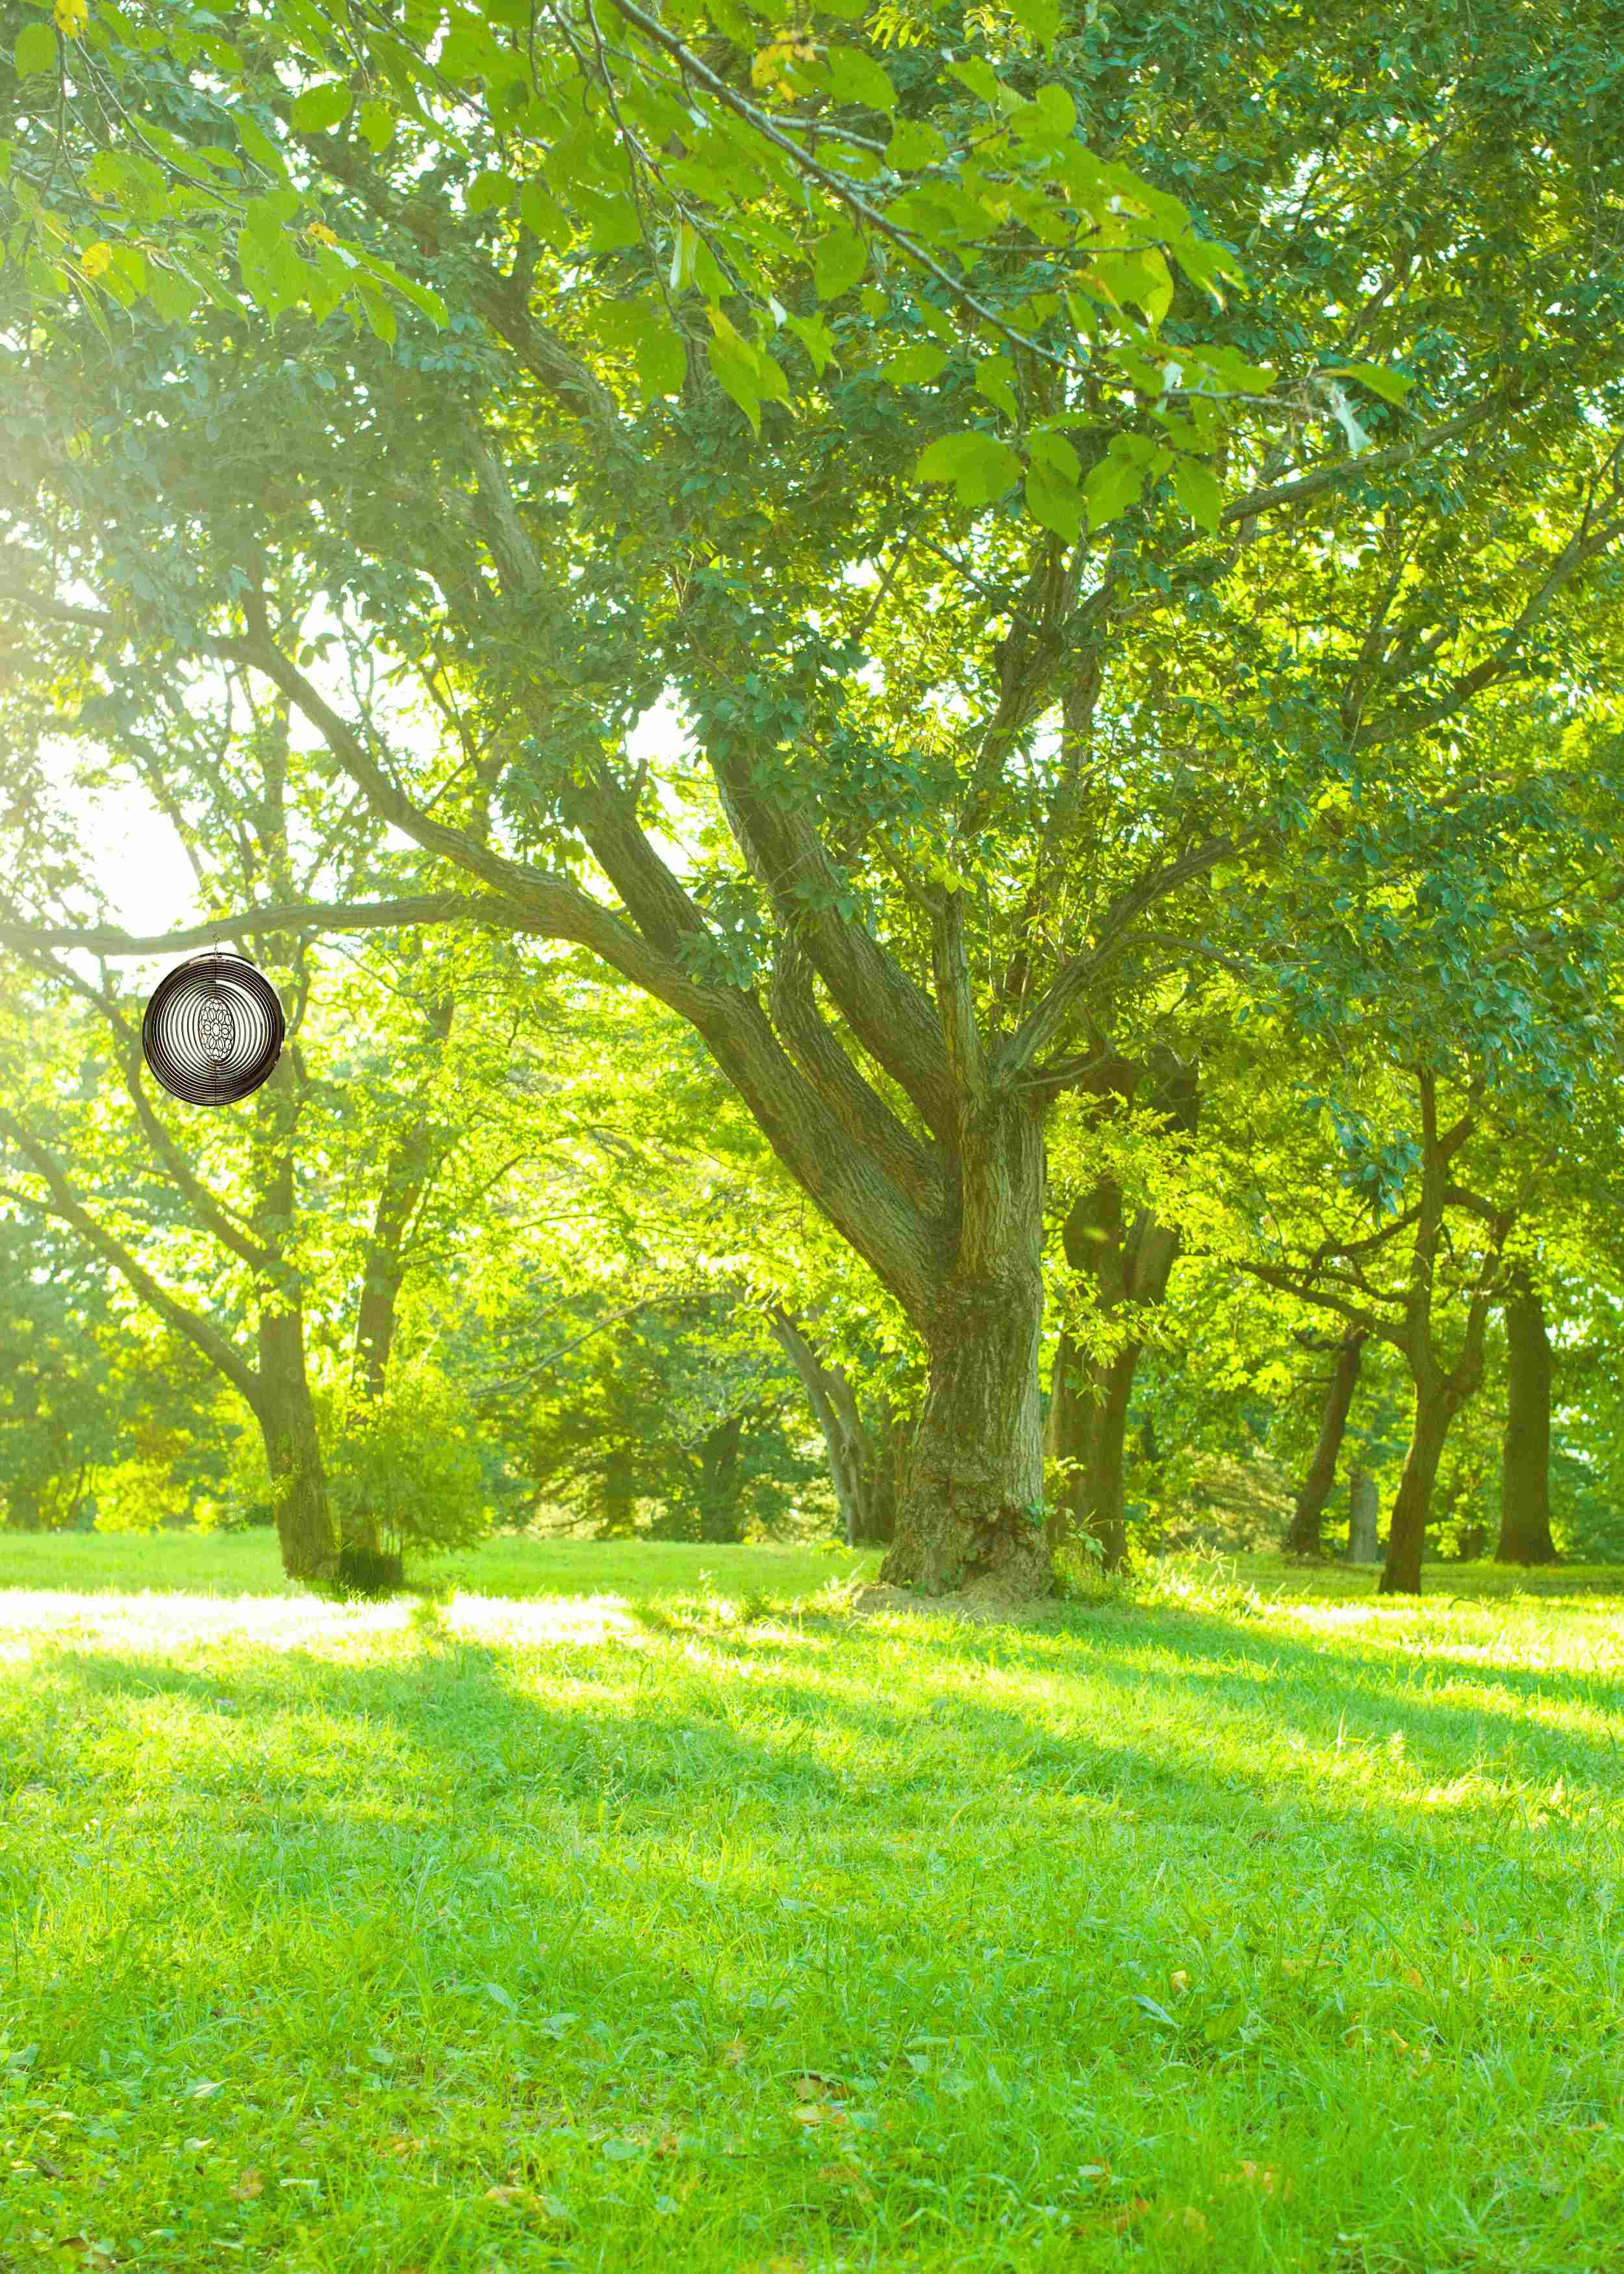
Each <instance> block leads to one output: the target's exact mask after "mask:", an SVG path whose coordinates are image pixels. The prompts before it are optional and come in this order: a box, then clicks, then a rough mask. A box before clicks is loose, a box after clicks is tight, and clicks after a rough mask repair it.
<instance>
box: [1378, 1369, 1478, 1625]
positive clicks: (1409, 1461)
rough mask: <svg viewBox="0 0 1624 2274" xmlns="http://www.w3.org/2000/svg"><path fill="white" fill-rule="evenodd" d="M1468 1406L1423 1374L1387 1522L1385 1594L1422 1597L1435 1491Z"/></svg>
mask: <svg viewBox="0 0 1624 2274" xmlns="http://www.w3.org/2000/svg"><path fill="white" fill-rule="evenodd" d="M1464 1403H1465V1400H1464V1398H1463V1397H1461V1396H1460V1395H1459V1394H1458V1393H1457V1392H1456V1391H1455V1389H1454V1388H1453V1387H1452V1386H1451V1385H1450V1384H1448V1383H1447V1382H1440V1381H1438V1380H1437V1379H1435V1378H1432V1379H1429V1378H1427V1377H1425V1376H1424V1377H1423V1379H1422V1380H1420V1381H1418V1382H1417V1384H1416V1414H1415V1421H1414V1424H1413V1426H1412V1427H1411V1430H1410V1449H1409V1451H1408V1452H1407V1453H1406V1454H1405V1456H1404V1471H1403V1474H1402V1476H1401V1477H1400V1479H1399V1480H1398V1491H1397V1492H1396V1494H1395V1495H1394V1500H1393V1513H1392V1516H1391V1517H1389V1519H1388V1523H1387V1562H1386V1563H1385V1565H1384V1566H1383V1568H1382V1573H1381V1579H1380V1585H1379V1588H1378V1593H1380V1594H1383V1595H1418V1594H1419V1593H1420V1592H1421V1557H1422V1554H1423V1551H1424V1550H1425V1546H1426V1527H1427V1525H1428V1523H1429V1521H1430V1519H1431V1517H1432V1487H1433V1485H1434V1484H1435V1483H1436V1482H1437V1480H1438V1464H1439V1462H1440V1459H1441V1458H1442V1457H1443V1449H1444V1442H1445V1440H1446V1439H1447V1436H1448V1434H1449V1424H1450V1423H1451V1422H1452V1421H1453V1420H1454V1419H1455V1414H1456V1413H1457V1412H1459V1410H1460V1408H1461V1406H1462V1404H1464Z"/></svg>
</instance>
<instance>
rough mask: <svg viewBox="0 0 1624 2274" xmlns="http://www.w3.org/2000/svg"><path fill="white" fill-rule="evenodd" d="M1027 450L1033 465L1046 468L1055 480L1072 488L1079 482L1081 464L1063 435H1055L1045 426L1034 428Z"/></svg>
mask: <svg viewBox="0 0 1624 2274" xmlns="http://www.w3.org/2000/svg"><path fill="white" fill-rule="evenodd" d="M1027 448H1028V449H1029V451H1030V453H1031V456H1032V461H1033V463H1034V465H1039V466H1046V467H1047V468H1048V469H1049V472H1050V474H1051V475H1052V476H1053V477H1054V478H1056V480H1059V481H1062V482H1069V483H1071V486H1073V488H1075V486H1077V484H1078V483H1079V481H1081V479H1082V478H1083V462H1082V460H1081V459H1080V458H1079V456H1078V455H1077V453H1076V451H1075V450H1074V449H1073V448H1071V444H1070V443H1069V442H1068V441H1067V440H1066V438H1065V436H1064V434H1056V433H1053V432H1052V431H1051V430H1050V429H1049V428H1048V427H1045V426H1038V427H1034V429H1033V432H1032V434H1031V436H1030V437H1029V439H1028V443H1027Z"/></svg>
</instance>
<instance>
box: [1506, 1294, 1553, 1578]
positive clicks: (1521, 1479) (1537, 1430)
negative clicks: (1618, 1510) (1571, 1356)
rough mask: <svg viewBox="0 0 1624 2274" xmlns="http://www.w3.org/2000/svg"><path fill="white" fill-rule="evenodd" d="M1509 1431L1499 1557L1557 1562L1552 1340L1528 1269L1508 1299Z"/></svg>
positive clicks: (1507, 1413) (1520, 1560)
mask: <svg viewBox="0 0 1624 2274" xmlns="http://www.w3.org/2000/svg"><path fill="white" fill-rule="evenodd" d="M1505 1317H1506V1359H1507V1396H1506V1434H1505V1437H1504V1440H1503V1442H1502V1445H1501V1451H1500V1540H1499V1542H1498V1544H1497V1545H1496V1547H1495V1550H1494V1560H1495V1562H1497V1563H1554V1562H1556V1560H1557V1559H1556V1543H1555V1542H1554V1540H1553V1539H1552V1537H1551V1341H1550V1337H1549V1336H1548V1335H1547V1333H1546V1331H1545V1306H1544V1304H1543V1303H1542V1302H1541V1301H1540V1299H1539V1296H1538V1291H1536V1289H1535V1287H1534V1284H1533V1282H1532V1281H1531V1280H1530V1277H1529V1275H1528V1273H1527V1271H1526V1270H1524V1269H1518V1270H1517V1271H1515V1273H1514V1274H1513V1275H1512V1280H1511V1290H1510V1293H1509V1295H1508V1296H1507V1301H1506V1305H1505Z"/></svg>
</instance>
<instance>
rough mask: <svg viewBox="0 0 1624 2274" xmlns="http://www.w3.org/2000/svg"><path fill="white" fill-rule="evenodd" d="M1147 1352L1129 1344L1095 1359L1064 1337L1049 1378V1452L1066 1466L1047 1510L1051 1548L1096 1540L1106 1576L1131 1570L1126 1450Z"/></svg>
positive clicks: (1059, 1344)
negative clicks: (1133, 1401)
mask: <svg viewBox="0 0 1624 2274" xmlns="http://www.w3.org/2000/svg"><path fill="white" fill-rule="evenodd" d="M1142 1347H1143V1345H1142V1344H1139V1343H1138V1342H1130V1343H1124V1345H1123V1347H1122V1348H1121V1349H1120V1350H1119V1351H1118V1352H1116V1356H1115V1357H1114V1358H1110V1359H1098V1358H1092V1357H1090V1356H1089V1355H1088V1354H1087V1353H1086V1352H1085V1351H1083V1350H1082V1349H1080V1348H1079V1345H1078V1344H1076V1343H1075V1342H1073V1341H1072V1339H1071V1336H1070V1335H1069V1334H1065V1333H1064V1332H1063V1333H1062V1335H1061V1337H1060V1339H1059V1341H1058V1343H1057V1344H1056V1347H1055V1362H1054V1367H1053V1370H1052V1372H1051V1374H1050V1377H1049V1427H1048V1433H1047V1442H1046V1449H1047V1451H1048V1454H1049V1458H1050V1460H1052V1461H1055V1462H1056V1463H1063V1464H1064V1467H1063V1468H1062V1469H1061V1473H1060V1480H1059V1482H1058V1483H1057V1485H1056V1487H1055V1491H1054V1496H1053V1501H1052V1504H1051V1506H1050V1509H1049V1540H1050V1545H1051V1547H1059V1546H1061V1545H1062V1544H1063V1542H1064V1541H1065V1540H1074V1539H1077V1538H1079V1537H1087V1538H1089V1539H1092V1540H1097V1541H1098V1542H1099V1547H1100V1557H1101V1563H1102V1564H1103V1566H1104V1568H1105V1570H1108V1571H1120V1570H1126V1568H1127V1565H1128V1519H1127V1497H1126V1493H1125V1489H1124V1481H1123V1467H1124V1447H1125V1445H1126V1442H1127V1429H1128V1406H1129V1403H1130V1400H1131V1399H1132V1396H1133V1377H1134V1374H1136V1373H1137V1371H1138V1369H1139V1352H1140V1350H1141V1349H1142Z"/></svg>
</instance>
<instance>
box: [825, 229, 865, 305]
mask: <svg viewBox="0 0 1624 2274" xmlns="http://www.w3.org/2000/svg"><path fill="white" fill-rule="evenodd" d="M866 267H868V247H867V245H864V243H863V241H862V239H861V237H859V236H858V234H857V231H856V230H854V229H845V228H840V229H831V230H830V232H829V234H828V236H827V237H819V239H818V241H817V243H816V245H814V246H813V248H812V276H813V281H814V282H815V283H816V286H817V297H818V298H819V299H820V300H838V298H839V297H840V295H841V293H842V292H849V291H850V290H851V289H852V287H853V284H855V283H856V282H857V280H858V278H859V277H860V276H861V275H862V273H863V270H864V269H865V268H866Z"/></svg>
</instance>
